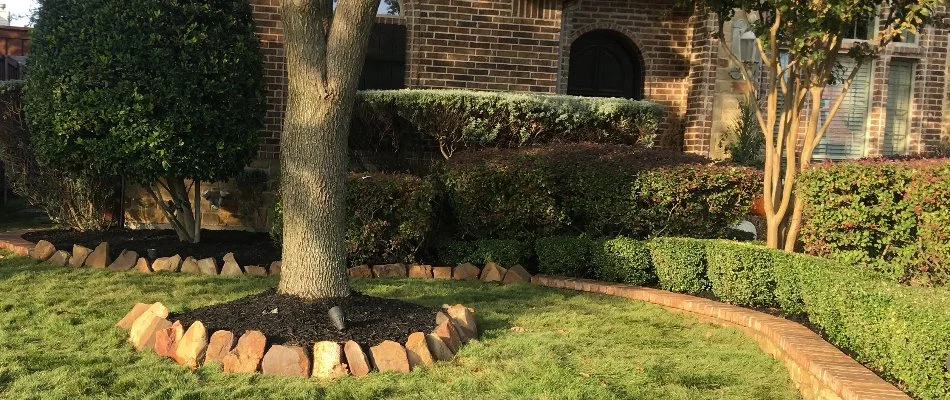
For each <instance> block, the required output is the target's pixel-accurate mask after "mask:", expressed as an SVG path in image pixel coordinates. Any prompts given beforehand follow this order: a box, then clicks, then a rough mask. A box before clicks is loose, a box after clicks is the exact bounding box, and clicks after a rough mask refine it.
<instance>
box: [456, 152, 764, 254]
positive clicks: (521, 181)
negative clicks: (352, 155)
mask: <svg viewBox="0 0 950 400" xmlns="http://www.w3.org/2000/svg"><path fill="white" fill-rule="evenodd" d="M441 179H442V185H443V187H444V190H445V196H446V198H447V202H448V204H449V210H450V214H451V219H452V222H453V223H454V225H453V228H454V229H453V232H452V235H453V236H454V237H456V238H460V239H474V238H493V237H497V238H517V239H531V238H534V237H543V236H551V235H576V234H577V233H586V234H588V235H590V236H592V237H604V236H606V237H613V236H617V235H625V236H629V237H632V238H646V237H652V236H661V235H667V236H668V235H675V236H695V237H722V235H724V234H725V233H726V231H727V230H728V228H729V226H730V225H732V224H733V223H735V222H736V221H738V220H740V219H741V218H742V217H743V216H745V214H746V213H747V211H748V209H749V206H750V205H751V203H752V200H753V198H754V197H755V196H756V195H757V193H758V192H760V191H761V175H760V172H758V171H757V170H754V169H752V168H746V167H737V166H731V165H718V164H711V163H710V162H709V160H707V159H705V158H702V157H698V156H695V155H690V154H684V153H680V152H675V151H667V150H659V149H648V150H644V149H637V148H634V147H630V146H621V145H611V146H607V145H597V144H589V143H584V144H572V145H551V146H545V147H544V148H528V149H509V150H499V149H487V150H482V151H475V152H468V153H465V154H460V155H458V156H456V157H454V158H453V159H452V160H451V161H450V162H449V163H448V165H447V167H446V169H445V171H444V172H443V173H442V174H441Z"/></svg>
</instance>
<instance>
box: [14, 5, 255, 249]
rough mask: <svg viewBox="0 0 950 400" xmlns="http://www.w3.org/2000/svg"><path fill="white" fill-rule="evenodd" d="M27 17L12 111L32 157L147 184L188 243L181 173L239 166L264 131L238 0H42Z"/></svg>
mask: <svg viewBox="0 0 950 400" xmlns="http://www.w3.org/2000/svg"><path fill="white" fill-rule="evenodd" d="M35 17H36V19H35V20H36V26H35V27H34V28H33V30H32V32H31V34H30V39H31V41H30V55H29V74H27V83H26V90H25V92H24V93H25V98H24V109H25V111H26V115H27V116H28V117H29V118H28V119H27V121H28V122H29V127H30V134H31V139H32V140H33V144H34V146H35V150H36V154H37V156H38V157H39V160H40V162H41V163H44V164H48V165H55V166H56V168H57V169H60V170H62V171H64V172H67V173H73V174H83V173H85V174H92V175H94V176H98V177H100V178H101V179H105V180H109V181H112V182H117V181H119V178H120V177H121V178H123V180H124V181H125V182H128V183H131V184H136V185H141V186H143V187H145V188H147V189H148V190H147V191H146V192H147V193H148V194H149V195H150V197H151V199H152V200H153V201H154V203H155V204H157V205H158V207H157V208H158V209H160V210H161V211H162V213H163V215H164V216H165V218H166V222H168V223H169V224H170V225H171V226H172V228H174V229H175V231H176V233H177V234H178V237H179V239H180V240H182V241H188V242H196V241H197V240H198V239H199V235H198V233H200V226H196V224H195V222H196V221H195V218H194V215H195V208H196V207H197V208H200V204H192V202H191V197H190V196H189V194H188V192H189V189H188V186H186V180H191V181H222V180H226V179H228V178H230V177H232V176H234V175H235V174H237V173H238V172H240V171H241V170H242V169H243V168H244V166H245V165H246V164H247V163H248V162H249V161H250V160H251V158H252V157H254V156H255V155H256V154H257V151H258V144H259V142H260V131H261V128H263V126H264V111H265V104H264V78H263V72H264V68H263V62H262V59H261V54H260V51H259V43H260V40H259V38H258V37H257V36H256V35H255V33H254V31H255V28H254V23H253V20H252V18H251V6H250V4H249V3H248V2H245V1H231V2H228V1H219V0H137V1H125V0H90V1H83V0H44V2H43V6H42V7H40V8H38V10H37V12H36V15H35ZM163 189H164V191H166V192H168V197H167V198H170V199H171V200H166V197H165V196H164V195H162V194H161V192H162V191H163ZM199 225H200V224H199Z"/></svg>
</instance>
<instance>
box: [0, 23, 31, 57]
mask: <svg viewBox="0 0 950 400" xmlns="http://www.w3.org/2000/svg"><path fill="white" fill-rule="evenodd" d="M29 52H30V28H24V27H19V26H0V55H10V56H25V55H27V54H29Z"/></svg>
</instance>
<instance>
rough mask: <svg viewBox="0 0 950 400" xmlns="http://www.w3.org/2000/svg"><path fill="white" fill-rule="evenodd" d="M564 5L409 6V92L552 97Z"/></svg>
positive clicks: (453, 1)
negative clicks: (495, 92)
mask: <svg viewBox="0 0 950 400" xmlns="http://www.w3.org/2000/svg"><path fill="white" fill-rule="evenodd" d="M560 4H561V2H560V1H551V0H447V1H406V2H404V3H403V13H404V15H405V17H404V18H406V20H407V25H408V42H409V45H408V46H409V50H408V51H409V54H408V59H407V63H408V64H409V65H408V74H407V75H408V82H407V83H408V84H407V86H408V87H411V88H458V89H476V90H505V91H520V92H543V93H553V92H554V91H555V87H556V82H557V68H558V47H559V45H560V43H559V40H560V24H561V10H560Z"/></svg>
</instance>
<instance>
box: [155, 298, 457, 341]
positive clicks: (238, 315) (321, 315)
mask: <svg viewBox="0 0 950 400" xmlns="http://www.w3.org/2000/svg"><path fill="white" fill-rule="evenodd" d="M334 306H339V307H340V308H342V309H343V314H344V316H345V319H346V329H345V330H343V331H340V330H337V328H336V327H335V326H334V325H333V323H332V321H331V320H330V317H329V316H328V314H327V312H328V311H329V310H330V308H332V307H334ZM438 311H439V309H438V308H433V307H425V306H421V305H417V304H413V303H407V302H404V301H400V300H393V299H385V298H380V297H372V296H367V295H364V294H361V293H359V292H352V294H351V295H350V296H348V297H337V298H327V299H319V300H313V301H308V300H303V299H301V298H299V297H296V296H289V295H283V294H278V293H277V291H276V290H275V289H270V290H267V291H265V292H263V293H258V294H254V295H251V296H247V297H244V298H241V299H237V300H235V301H231V302H228V303H221V304H215V305H212V306H208V307H203V308H198V309H194V310H188V311H185V312H183V313H180V314H174V315H169V316H168V319H169V320H170V321H174V320H181V323H182V326H185V327H188V326H191V324H192V323H193V322H194V321H201V322H202V323H203V324H204V325H205V327H206V328H207V330H208V332H213V331H217V330H228V331H231V332H233V333H234V334H235V336H240V335H242V334H243V333H244V332H245V331H249V330H256V331H260V332H262V333H263V334H264V335H265V336H267V339H268V342H269V343H272V344H285V345H297V346H302V347H304V348H309V347H311V346H312V345H313V343H315V342H320V341H333V342H337V343H342V342H345V341H347V340H352V341H355V342H357V343H360V344H363V345H369V346H374V345H376V344H379V343H381V342H383V341H384V340H392V341H394V342H397V343H405V342H406V340H407V339H408V337H409V335H410V334H411V333H413V332H429V331H431V330H432V328H434V327H435V315H436V313H437V312H438Z"/></svg>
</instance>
